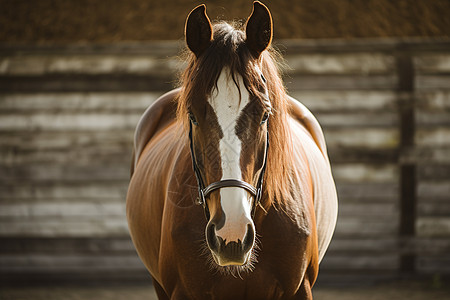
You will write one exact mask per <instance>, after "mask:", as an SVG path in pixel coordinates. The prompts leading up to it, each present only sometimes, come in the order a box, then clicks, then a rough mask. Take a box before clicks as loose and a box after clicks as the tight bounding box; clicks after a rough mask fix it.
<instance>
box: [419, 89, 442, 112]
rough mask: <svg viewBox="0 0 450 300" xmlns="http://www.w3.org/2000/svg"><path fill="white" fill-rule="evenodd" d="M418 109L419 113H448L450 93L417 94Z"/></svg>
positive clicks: (439, 91)
mask: <svg viewBox="0 0 450 300" xmlns="http://www.w3.org/2000/svg"><path fill="white" fill-rule="evenodd" d="M416 108H417V110H419V111H427V112H442V111H447V112H448V111H449V110H450V91H448V90H447V91H446V90H435V91H429V92H416Z"/></svg>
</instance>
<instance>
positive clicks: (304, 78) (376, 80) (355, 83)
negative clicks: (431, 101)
mask: <svg viewBox="0 0 450 300" xmlns="http://www.w3.org/2000/svg"><path fill="white" fill-rule="evenodd" d="M439 80H440V79H439ZM397 81H398V79H397V77H396V76H395V75H366V76H361V75H314V76H312V75H297V76H295V77H288V76H286V77H285V78H284V82H285V84H286V87H287V89H288V90H289V91H301V90H305V91H309V90H325V91H330V90H337V91H342V90H393V89H395V88H396V87H397Z"/></svg>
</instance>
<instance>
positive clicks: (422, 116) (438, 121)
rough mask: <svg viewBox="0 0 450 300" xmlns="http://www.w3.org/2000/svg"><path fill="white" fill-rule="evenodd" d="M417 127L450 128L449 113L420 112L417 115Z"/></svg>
mask: <svg viewBox="0 0 450 300" xmlns="http://www.w3.org/2000/svg"><path fill="white" fill-rule="evenodd" d="M415 118H416V126H418V127H419V128H433V127H447V128H448V127H450V111H449V112H436V111H433V112H423V111H420V110H418V111H417V112H416V115H415Z"/></svg>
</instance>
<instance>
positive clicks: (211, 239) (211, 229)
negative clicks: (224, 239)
mask: <svg viewBox="0 0 450 300" xmlns="http://www.w3.org/2000/svg"><path fill="white" fill-rule="evenodd" d="M206 242H207V243H208V246H209V248H210V249H211V250H212V251H215V252H217V251H218V250H219V242H218V241H217V237H216V226H215V225H214V224H208V226H207V228H206Z"/></svg>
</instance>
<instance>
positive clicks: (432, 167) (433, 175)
mask: <svg viewBox="0 0 450 300" xmlns="http://www.w3.org/2000/svg"><path fill="white" fill-rule="evenodd" d="M417 177H418V179H419V180H421V181H432V180H437V181H439V180H444V181H445V180H448V181H449V182H450V164H443V163H440V164H438V163H435V164H431V163H429V164H419V165H418V172H417Z"/></svg>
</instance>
